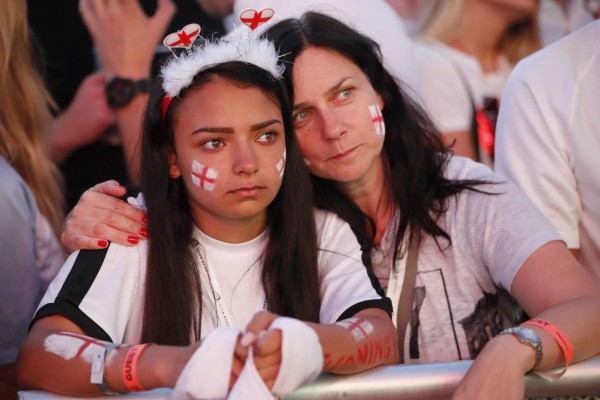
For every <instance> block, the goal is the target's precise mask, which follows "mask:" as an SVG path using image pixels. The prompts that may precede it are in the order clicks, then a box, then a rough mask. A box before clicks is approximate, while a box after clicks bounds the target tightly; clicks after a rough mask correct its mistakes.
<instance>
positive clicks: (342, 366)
mask: <svg viewBox="0 0 600 400" xmlns="http://www.w3.org/2000/svg"><path fill="white" fill-rule="evenodd" d="M242 48H243V49H244V50H243V51H240V49H242ZM281 69H282V67H281V66H280V65H279V64H278V55H277V53H276V51H275V47H274V46H273V44H272V43H271V42H269V41H268V40H266V39H257V38H256V37H252V36H243V37H241V38H239V39H235V40H234V39H228V40H226V41H225V40H223V41H218V42H207V43H205V44H203V45H202V46H198V47H197V48H196V49H195V50H193V53H192V54H190V55H189V56H186V55H181V56H180V57H179V58H177V59H173V60H171V61H170V62H169V63H168V64H167V65H166V66H165V67H164V68H163V70H162V76H161V78H159V79H158V80H157V82H156V84H155V85H154V87H153V89H152V91H151V93H150V98H149V104H148V108H147V111H146V116H145V123H144V132H143V138H142V155H141V160H142V161H141V187H142V190H143V193H144V197H142V195H141V194H140V195H138V196H137V197H130V198H129V202H130V203H132V204H136V205H137V206H138V207H139V208H145V209H146V211H147V215H148V233H149V235H150V236H151V237H152V239H151V240H149V241H148V242H144V245H143V246H141V247H140V248H132V247H125V246H121V245H118V244H115V243H112V244H110V245H108V247H107V248H106V249H103V250H101V251H96V252H86V251H82V252H79V253H74V254H73V255H71V257H70V258H69V260H68V261H67V262H66V264H65V266H64V267H63V269H62V270H61V271H60V273H59V275H58V277H57V278H56V279H55V280H54V281H53V283H52V284H51V286H50V288H49V290H48V292H47V293H46V295H45V296H44V298H43V299H42V302H41V305H40V307H39V308H38V310H37V312H36V315H35V317H34V320H33V323H32V328H31V331H30V333H29V335H28V337H27V339H26V340H25V343H24V345H23V347H22V348H21V352H20V354H19V359H18V362H17V374H18V378H19V380H20V383H21V385H22V387H27V388H42V389H46V390H51V391H56V392H60V393H65V394H72V395H90V394H98V393H100V392H101V391H102V390H103V391H108V392H127V391H136V390H145V389H152V388H155V387H164V386H166V387H174V386H175V392H176V393H179V394H180V395H181V394H184V395H186V396H192V397H194V398H224V397H226V396H228V395H230V396H232V397H234V398H235V393H246V392H245V391H246V390H250V392H249V393H247V394H251V393H254V394H256V395H257V396H259V397H257V398H264V397H260V396H267V397H269V398H270V397H271V396H272V395H271V392H273V393H275V394H277V395H283V394H285V393H287V392H289V391H291V390H293V389H295V388H296V387H297V386H299V385H301V384H303V383H306V382H309V381H310V380H312V379H314V378H315V377H316V375H318V373H320V372H321V371H331V372H337V373H352V372H356V371H361V370H364V369H367V368H370V367H373V366H376V365H381V364H389V363H394V362H397V360H398V355H397V345H396V342H395V337H396V334H395V331H394V328H393V324H392V323H391V320H390V318H389V314H390V313H391V305H389V301H386V299H383V298H382V297H381V296H380V295H379V294H378V293H377V292H376V290H375V289H374V288H373V286H372V285H371V283H370V282H369V281H368V276H367V273H366V271H365V269H364V266H363V265H362V264H361V263H360V262H359V261H357V259H358V258H359V257H360V247H359V245H358V243H357V241H356V239H355V237H354V235H353V234H352V232H351V230H350V228H349V227H348V225H347V224H345V223H344V222H343V221H341V220H340V219H339V218H338V217H336V216H335V215H334V214H333V213H327V212H324V211H320V212H317V213H316V214H315V213H314V211H313V208H312V194H311V189H310V178H309V175H308V172H307V171H306V169H305V167H304V165H303V163H302V158H301V155H300V153H299V151H298V148H297V144H296V141H295V137H294V131H293V125H292V121H291V118H290V117H291V109H290V104H289V99H288V96H287V93H286V91H285V87H284V86H283V84H282V82H281V80H280V78H281V76H282V75H281ZM315 223H316V225H315ZM289 238H294V240H289ZM298 287H301V288H302V289H301V290H298ZM267 310H268V311H267ZM279 316H286V317H288V318H281V317H279ZM300 321H305V322H300ZM321 324H323V325H321ZM325 324H327V325H325ZM240 329H245V334H244V335H243V336H242V335H241V331H240ZM207 341H209V342H210V343H208V344H206V345H204V344H205V343H206V342H207ZM112 343H116V344H118V345H113V344H112ZM140 343H144V344H140ZM148 343H155V344H157V345H155V346H151V347H149V348H148V347H147V346H148V345H147V344H148ZM173 346H179V347H173ZM374 348H375V349H377V350H373V349H374ZM140 354H141V356H140ZM249 377H250V378H253V380H251V379H249ZM215 380H216V381H215ZM257 381H258V382H260V383H261V384H260V385H258V389H257V388H256V382H257ZM198 382H202V383H198ZM250 383H252V385H250ZM248 385H250V389H249V386H248ZM253 390H254V391H253ZM215 391H216V392H215ZM215 393H218V394H215ZM186 398H187V397H186Z"/></svg>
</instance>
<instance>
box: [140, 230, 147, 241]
mask: <svg viewBox="0 0 600 400" xmlns="http://www.w3.org/2000/svg"><path fill="white" fill-rule="evenodd" d="M140 236H141V237H143V238H144V239H148V230H146V228H141V229H140Z"/></svg>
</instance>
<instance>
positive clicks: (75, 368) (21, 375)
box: [17, 315, 197, 396]
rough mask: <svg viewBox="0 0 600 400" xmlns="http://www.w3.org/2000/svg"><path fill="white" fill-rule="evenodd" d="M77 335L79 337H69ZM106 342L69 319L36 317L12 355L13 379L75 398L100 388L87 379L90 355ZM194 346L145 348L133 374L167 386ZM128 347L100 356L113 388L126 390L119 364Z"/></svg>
mask: <svg viewBox="0 0 600 400" xmlns="http://www.w3.org/2000/svg"><path fill="white" fill-rule="evenodd" d="M74 335H81V336H74ZM106 344H108V343H107V342H103V341H99V340H96V339H94V338H91V337H88V336H85V333H84V332H83V331H82V330H81V329H80V328H79V327H78V326H77V325H75V324H74V323H73V322H71V321H69V320H68V319H66V318H64V317H62V316H57V315H56V316H51V317H46V318H43V319H41V320H38V321H37V322H36V323H35V324H34V326H33V327H32V328H31V331H30V332H29V335H28V336H27V338H26V339H25V342H24V343H23V346H22V347H21V351H20V353H19V357H18V359H17V381H18V383H19V386H20V387H21V388H23V389H43V390H48V391H51V392H56V393H62V394H68V395H74V396H81V395H94V394H95V395H97V394H101V393H102V391H101V390H100V389H99V388H98V387H97V386H96V385H95V384H92V383H90V378H91V354H92V352H93V349H94V348H99V347H103V346H106ZM196 347H197V345H191V346H187V347H174V346H158V345H152V346H149V347H147V348H146V349H145V350H144V351H143V352H142V353H141V356H140V358H139V361H138V364H137V377H138V379H139V382H140V384H141V385H142V387H143V388H144V389H148V390H150V389H153V388H157V387H173V386H175V382H176V381H177V377H178V376H179V374H180V373H181V371H182V369H183V367H184V366H185V364H186V363H187V361H188V359H189V358H190V357H191V355H192V354H193V353H194V351H195V349H196ZM129 348H131V346H129V345H125V346H124V347H122V348H117V349H115V350H113V351H112V352H110V354H109V356H108V357H106V360H105V366H104V377H105V381H106V382H107V384H108V386H110V388H111V389H112V390H114V391H116V392H119V393H126V392H128V390H127V387H126V385H125V381H124V378H123V364H124V360H125V355H126V354H127V351H128V349H129Z"/></svg>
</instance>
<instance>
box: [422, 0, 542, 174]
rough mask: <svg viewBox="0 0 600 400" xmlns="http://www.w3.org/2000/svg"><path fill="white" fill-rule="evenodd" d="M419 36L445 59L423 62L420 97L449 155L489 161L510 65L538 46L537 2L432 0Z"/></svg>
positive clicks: (424, 14)
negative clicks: (451, 152) (452, 151)
mask: <svg viewBox="0 0 600 400" xmlns="http://www.w3.org/2000/svg"><path fill="white" fill-rule="evenodd" d="M427 3H429V2H427ZM431 3H435V4H428V6H427V9H426V10H423V11H425V12H424V13H421V14H419V16H420V20H419V21H417V22H418V24H419V29H418V37H419V38H420V39H421V40H423V41H425V42H429V43H430V45H429V46H430V47H431V48H432V49H433V50H434V51H436V52H437V53H438V54H440V55H442V56H443V58H445V59H446V60H447V61H448V62H447V63H429V64H425V65H422V66H421V67H422V68H423V80H424V82H423V84H422V88H421V92H420V94H421V96H422V98H423V101H424V103H425V106H426V108H427V109H428V111H429V112H430V115H431V116H432V118H433V119H434V122H435V123H436V124H437V125H438V128H439V129H440V130H441V131H442V133H444V135H443V137H444V140H445V142H446V143H447V144H451V143H454V147H453V150H454V154H458V155H463V156H467V157H470V158H472V159H475V160H479V161H481V162H483V163H485V164H487V165H488V166H490V167H491V166H492V165H493V148H494V129H495V119H496V115H497V111H498V104H499V100H500V95H501V94H502V90H503V88H504V84H505V82H506V80H507V79H508V75H509V74H510V72H511V71H512V69H513V67H514V65H515V64H516V63H517V62H518V61H519V60H520V59H521V58H523V57H525V56H526V55H528V54H530V53H532V52H534V51H536V50H537V49H539V47H540V40H539V31H538V26H537V20H536V19H537V10H538V2H537V1H536V0H452V1H445V0H431Z"/></svg>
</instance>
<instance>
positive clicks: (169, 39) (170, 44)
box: [163, 24, 201, 57]
mask: <svg viewBox="0 0 600 400" xmlns="http://www.w3.org/2000/svg"><path fill="white" fill-rule="evenodd" d="M200 30H201V29H200V25H198V24H187V25H186V26H184V27H183V29H182V30H180V31H177V32H175V33H171V34H169V35H167V36H166V37H165V39H164V40H163V44H164V45H165V47H166V48H168V49H169V50H170V51H171V53H173V55H174V56H175V57H177V54H175V52H174V49H177V48H184V49H186V51H187V52H188V54H190V51H191V50H190V49H191V48H192V45H193V44H194V41H195V40H196V38H198V36H200Z"/></svg>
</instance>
